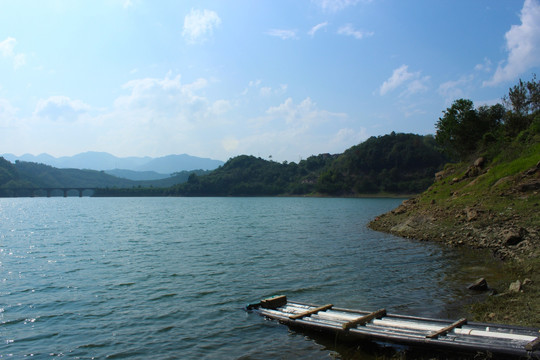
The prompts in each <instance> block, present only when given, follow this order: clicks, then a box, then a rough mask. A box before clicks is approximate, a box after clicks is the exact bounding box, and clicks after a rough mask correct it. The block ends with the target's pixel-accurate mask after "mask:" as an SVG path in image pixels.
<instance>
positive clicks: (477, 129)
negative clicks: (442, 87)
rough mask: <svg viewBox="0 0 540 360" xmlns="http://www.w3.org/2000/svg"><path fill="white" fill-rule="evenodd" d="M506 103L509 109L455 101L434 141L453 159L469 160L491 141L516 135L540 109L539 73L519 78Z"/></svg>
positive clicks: (440, 125) (463, 100)
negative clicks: (526, 80) (537, 75)
mask: <svg viewBox="0 0 540 360" xmlns="http://www.w3.org/2000/svg"><path fill="white" fill-rule="evenodd" d="M503 103H504V104H505V105H506V106H507V108H508V109H510V111H507V110H506V108H505V107H504V106H503V105H501V104H495V105H493V106H487V105H485V106H481V107H479V108H478V109H476V108H475V107H474V104H473V102H472V101H471V100H467V99H458V100H456V101H454V103H453V104H452V106H451V107H449V108H447V109H446V110H445V111H443V116H442V117H441V118H439V121H437V123H436V125H435V126H436V128H437V132H436V135H435V140H436V141H437V143H438V144H439V145H440V146H441V148H442V150H443V152H445V153H446V155H447V156H448V157H449V158H450V159H452V160H455V161H460V160H466V159H467V158H468V157H470V156H472V155H474V153H475V152H477V151H478V150H479V149H480V150H481V149H482V148H485V147H486V146H488V145H489V144H490V143H492V142H495V141H497V140H501V139H502V138H503V137H504V136H508V137H509V138H513V137H515V136H516V135H517V134H519V133H520V132H521V131H523V130H525V129H527V128H529V126H530V125H531V124H532V122H533V121H535V118H538V117H539V112H540V83H539V82H538V81H537V80H536V75H534V76H533V78H532V79H531V80H530V81H528V82H523V81H522V80H519V83H518V84H517V85H515V86H514V87H512V88H510V89H509V93H508V96H505V97H504V98H503ZM537 121H538V120H537Z"/></svg>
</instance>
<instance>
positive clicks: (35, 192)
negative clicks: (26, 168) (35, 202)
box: [0, 187, 96, 197]
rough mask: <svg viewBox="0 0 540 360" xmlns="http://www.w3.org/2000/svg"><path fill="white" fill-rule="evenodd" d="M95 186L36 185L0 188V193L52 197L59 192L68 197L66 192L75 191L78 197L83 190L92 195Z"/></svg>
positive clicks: (14, 195) (12, 195) (13, 195)
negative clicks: (32, 186)
mask: <svg viewBox="0 0 540 360" xmlns="http://www.w3.org/2000/svg"><path fill="white" fill-rule="evenodd" d="M95 190H96V188H91V187H48V188H46V187H36V188H12V189H1V190H0V193H1V194H2V195H4V196H8V197H36V196H40V194H44V195H46V196H47V197H52V196H53V192H55V191H56V192H59V193H60V194H62V195H63V196H64V197H68V192H70V191H76V192H78V195H79V197H83V192H85V191H86V192H90V194H89V195H88V196H92V195H93V194H94V191H95Z"/></svg>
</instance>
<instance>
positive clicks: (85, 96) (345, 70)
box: [0, 0, 540, 162]
mask: <svg viewBox="0 0 540 360" xmlns="http://www.w3.org/2000/svg"><path fill="white" fill-rule="evenodd" d="M539 69H540V0H524V1H523V0H474V1H471V0H407V1H403V0H295V1H290V0H257V1H253V0H245V1H243V0H238V1H237V0H230V1H221V0H219V1H205V0H201V1H187V0H186V1H167V0H162V1H154V0H39V1H38V0H0V154H2V153H12V154H15V155H18V156H20V155H23V154H25V153H30V154H34V155H38V154H41V153H48V154H50V155H53V156H57V157H59V156H71V155H75V154H78V153H81V152H86V151H102V152H109V153H111V154H113V155H116V156H120V157H127V156H152V157H158V156H164V155H169V154H184V153H185V154H189V155H192V156H199V157H208V158H212V159H218V160H223V161H226V160H228V159H229V158H231V157H234V156H238V155H242V154H247V155H254V156H257V157H262V158H266V159H269V158H271V159H273V160H275V161H280V162H281V161H289V162H298V161H300V160H302V159H306V158H307V157H309V156H311V155H318V154H321V153H342V152H343V151H345V150H346V149H348V148H349V147H351V146H353V145H357V144H359V143H361V142H363V141H365V140H366V139H367V138H369V137H371V136H381V135H385V134H389V133H391V132H392V131H395V132H404V133H416V134H421V135H425V134H435V131H436V129H435V124H436V122H437V120H438V119H439V117H441V116H442V111H444V110H445V109H446V108H448V107H450V106H451V104H452V103H453V101H454V100H456V99H459V98H466V99H470V100H472V101H473V102H474V104H475V105H476V106H480V105H485V104H488V105H491V104H495V103H497V102H500V101H501V98H502V97H503V96H504V95H505V94H507V93H508V89H509V88H510V87H511V86H513V85H515V84H516V83H517V81H518V79H520V78H521V79H523V80H529V79H531V78H532V75H533V74H539V75H540V71H539Z"/></svg>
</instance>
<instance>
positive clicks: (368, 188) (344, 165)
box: [168, 133, 445, 196]
mask: <svg viewBox="0 0 540 360" xmlns="http://www.w3.org/2000/svg"><path fill="white" fill-rule="evenodd" d="M444 162H445V159H444V157H443V156H442V155H441V154H440V153H439V152H438V151H437V149H436V144H435V141H434V138H433V137H432V136H420V135H415V134H395V133H392V134H390V135H384V136H379V137H371V138H370V139H368V140H367V141H365V142H364V143H361V144H359V145H357V146H353V147H352V148H350V149H349V150H347V151H345V153H343V154H340V155H330V154H321V155H317V156H311V157H309V158H307V159H306V160H302V161H300V162H299V163H298V164H296V163H294V162H293V163H287V162H284V163H278V162H275V161H268V160H264V159H261V158H256V157H253V156H246V155H242V156H238V157H235V158H233V159H231V160H229V161H228V162H227V163H225V165H223V166H222V167H220V168H218V169H216V170H214V171H213V172H211V173H210V174H208V175H205V176H196V175H192V176H190V178H189V179H188V182H187V183H185V184H180V185H177V186H175V187H173V188H171V189H170V190H169V191H168V194H169V195H173V196H174V195H176V196H243V195H245V196H254V195H305V194H315V193H317V194H321V195H333V196H355V195H362V194H379V193H392V194H405V193H407V194H410V193H418V192H421V191H423V190H425V189H426V188H427V187H428V186H429V185H430V184H431V183H432V182H433V179H434V174H435V172H437V171H438V170H439V169H440V168H441V167H442V165H443V164H444Z"/></svg>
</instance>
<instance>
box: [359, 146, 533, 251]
mask: <svg viewBox="0 0 540 360" xmlns="http://www.w3.org/2000/svg"><path fill="white" fill-rule="evenodd" d="M539 156H540V155H539ZM485 164H486V161H485V159H483V158H479V159H477V160H476V161H475V162H474V163H473V164H471V165H470V166H469V167H467V168H465V169H463V168H462V169H461V170H460V169H459V168H457V167H456V168H453V167H447V169H446V170H444V171H442V172H440V173H437V174H436V182H435V184H434V185H433V186H432V187H430V189H428V190H427V191H426V192H425V193H423V194H421V195H419V196H417V197H415V198H411V199H408V200H405V201H404V202H403V203H402V204H401V205H400V206H399V207H397V208H396V209H394V210H392V211H390V212H388V213H386V214H383V215H380V216H378V217H377V218H376V219H374V220H373V221H372V222H370V224H369V227H370V228H372V229H374V230H378V231H383V232H389V233H392V234H395V235H398V236H402V237H407V238H414V239H419V240H430V241H439V242H442V243H444V244H447V245H450V246H469V247H473V248H488V249H491V250H492V251H493V253H494V254H495V255H496V256H497V257H499V258H501V259H507V258H514V259H520V258H524V257H529V256H537V255H538V254H539V251H538V250H539V249H540V205H539V204H540V161H539V162H538V163H537V164H536V165H535V166H533V167H530V168H527V169H526V170H525V171H520V172H519V173H516V174H513V175H507V176H501V177H496V175H494V173H497V172H500V170H499V169H497V168H489V167H485Z"/></svg>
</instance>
